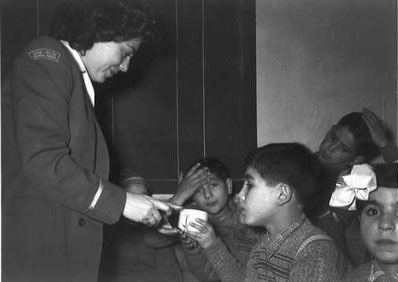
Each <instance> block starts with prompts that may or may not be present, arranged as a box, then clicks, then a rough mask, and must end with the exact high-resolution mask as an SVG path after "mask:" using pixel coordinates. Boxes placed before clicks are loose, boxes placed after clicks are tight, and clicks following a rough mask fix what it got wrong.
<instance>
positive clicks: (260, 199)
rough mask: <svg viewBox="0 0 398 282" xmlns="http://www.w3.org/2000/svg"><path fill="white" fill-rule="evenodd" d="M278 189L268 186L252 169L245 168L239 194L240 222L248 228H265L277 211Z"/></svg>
mask: <svg viewBox="0 0 398 282" xmlns="http://www.w3.org/2000/svg"><path fill="white" fill-rule="evenodd" d="M278 194H279V193H278V188H277V187H276V186H271V185H268V184H267V183H266V181H265V179H263V178H262V177H261V175H260V174H259V173H258V172H257V170H255V169H254V168H251V167H249V168H247V169H246V172H245V183H244V186H243V188H242V190H241V191H240V193H239V198H240V199H241V201H240V203H239V204H240V207H241V208H242V211H241V216H240V221H241V222H242V223H244V224H246V225H249V226H266V224H267V223H268V222H270V221H271V220H272V218H273V216H274V215H275V214H276V213H277V210H278V201H277V199H278Z"/></svg>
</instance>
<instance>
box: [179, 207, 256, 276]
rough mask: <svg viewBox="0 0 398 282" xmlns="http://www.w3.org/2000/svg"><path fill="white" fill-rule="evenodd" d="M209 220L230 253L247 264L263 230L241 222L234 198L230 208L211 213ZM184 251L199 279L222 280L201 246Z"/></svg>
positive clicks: (191, 269) (190, 266)
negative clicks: (215, 213)
mask: <svg viewBox="0 0 398 282" xmlns="http://www.w3.org/2000/svg"><path fill="white" fill-rule="evenodd" d="M209 222H210V223H211V225H212V226H213V228H214V230H215V232H216V234H217V236H218V237H219V239H220V240H221V241H222V242H223V244H224V245H225V247H226V249H227V250H228V251H229V252H230V254H231V255H232V256H234V257H235V258H236V259H237V261H238V262H239V263H241V264H246V262H247V259H248V257H249V254H250V251H251V249H252V248H253V246H254V245H255V243H256V242H257V241H258V239H259V235H260V234H262V233H263V232H260V231H259V230H257V229H254V228H250V227H247V226H246V225H244V224H242V223H240V222H239V209H238V206H237V204H236V203H235V202H234V201H233V200H230V201H229V203H228V208H227V209H225V210H224V211H223V212H221V213H220V214H217V215H210V216H209ZM184 253H185V259H186V263H187V265H188V267H189V269H190V271H191V272H192V273H193V274H194V275H195V276H196V277H197V278H198V280H200V281H220V278H219V277H218V275H217V273H216V272H215V270H214V269H213V267H212V265H211V263H210V262H209V261H208V259H207V257H206V255H205V254H204V252H203V249H202V248H201V247H198V248H196V249H194V250H186V249H184Z"/></svg>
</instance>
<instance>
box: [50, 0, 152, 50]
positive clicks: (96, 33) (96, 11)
mask: <svg viewBox="0 0 398 282" xmlns="http://www.w3.org/2000/svg"><path fill="white" fill-rule="evenodd" d="M143 8H144V7H143V6H142V9H141V7H140V9H139V8H138V7H132V6H129V5H128V1H123V0H68V1H66V2H65V3H64V4H62V5H61V6H60V7H59V8H58V9H57V11H56V12H55V16H54V20H53V23H52V27H51V31H50V35H51V36H53V37H54V38H56V39H58V40H65V41H68V42H69V44H70V46H71V47H72V48H73V49H76V50H78V51H82V52H85V51H87V50H89V49H91V47H92V46H93V45H94V43H96V42H112V41H113V42H122V41H126V40H130V39H135V38H141V39H142V40H143V41H144V42H145V41H152V40H155V39H157V36H158V33H157V31H156V28H155V26H154V21H153V20H152V19H150V17H149V16H148V14H147V13H146V12H144V9H143Z"/></svg>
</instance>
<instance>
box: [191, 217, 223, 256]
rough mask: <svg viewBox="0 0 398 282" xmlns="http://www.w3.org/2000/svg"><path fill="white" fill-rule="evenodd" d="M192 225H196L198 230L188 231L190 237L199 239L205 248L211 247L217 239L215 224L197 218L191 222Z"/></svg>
mask: <svg viewBox="0 0 398 282" xmlns="http://www.w3.org/2000/svg"><path fill="white" fill-rule="evenodd" d="M189 225H190V226H192V227H194V228H195V229H196V230H197V231H190V230H188V231H187V234H188V236H189V237H190V238H192V239H194V240H195V241H197V242H198V243H199V244H200V245H201V246H202V248H203V249H206V248H208V247H210V246H211V245H212V244H214V243H215V242H216V240H217V235H216V233H215V232H214V228H213V226H211V225H210V224H209V223H208V222H206V221H204V220H202V219H199V218H198V219H196V222H191V223H190V224H189Z"/></svg>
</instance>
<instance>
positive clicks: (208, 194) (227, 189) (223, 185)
mask: <svg viewBox="0 0 398 282" xmlns="http://www.w3.org/2000/svg"><path fill="white" fill-rule="evenodd" d="M228 181H230V180H228ZM230 185H231V183H229V184H228V183H227V181H224V180H222V179H221V178H219V177H217V176H216V175H215V174H214V173H211V174H210V177H209V183H208V189H204V188H203V187H202V188H200V189H198V190H197V192H196V193H195V194H194V195H193V200H194V201H195V203H196V204H197V205H198V207H199V208H200V209H202V210H204V211H207V212H208V213H210V214H217V213H218V212H220V211H221V210H222V209H223V208H224V207H225V206H226V205H227V202H228V198H229V195H230V194H231V192H232V186H230Z"/></svg>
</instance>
